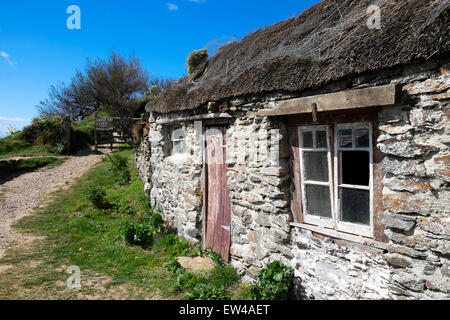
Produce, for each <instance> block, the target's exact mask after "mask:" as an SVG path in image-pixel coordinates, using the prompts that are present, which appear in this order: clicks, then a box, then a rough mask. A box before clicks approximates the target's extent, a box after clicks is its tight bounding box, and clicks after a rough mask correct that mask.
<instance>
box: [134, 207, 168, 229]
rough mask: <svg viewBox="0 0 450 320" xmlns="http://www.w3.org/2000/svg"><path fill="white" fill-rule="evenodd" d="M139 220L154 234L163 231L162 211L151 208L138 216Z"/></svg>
mask: <svg viewBox="0 0 450 320" xmlns="http://www.w3.org/2000/svg"><path fill="white" fill-rule="evenodd" d="M139 221H141V222H142V223H145V224H146V225H148V226H149V227H150V228H151V229H152V230H153V233H154V234H155V236H157V235H160V234H162V233H163V232H164V231H165V226H164V219H163V215H162V213H160V212H158V211H156V210H155V209H151V210H149V211H148V212H146V213H145V214H143V215H141V216H140V217H139Z"/></svg>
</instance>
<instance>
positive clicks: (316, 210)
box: [305, 185, 331, 218]
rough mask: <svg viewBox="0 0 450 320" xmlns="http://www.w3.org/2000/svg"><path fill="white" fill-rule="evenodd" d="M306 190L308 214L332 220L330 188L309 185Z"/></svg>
mask: <svg viewBox="0 0 450 320" xmlns="http://www.w3.org/2000/svg"><path fill="white" fill-rule="evenodd" d="M305 188H306V203H307V206H308V214H310V215H314V216H319V217H325V218H331V200H330V188H329V187H323V186H312V185H307V186H305Z"/></svg>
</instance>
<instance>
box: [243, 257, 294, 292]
mask: <svg viewBox="0 0 450 320" xmlns="http://www.w3.org/2000/svg"><path fill="white" fill-rule="evenodd" d="M293 277H294V269H292V268H291V267H288V266H286V265H284V264H283V263H282V262H281V261H274V262H272V263H270V264H269V265H267V267H266V268H265V269H263V270H261V271H259V273H258V283H257V284H256V285H254V286H251V287H250V293H251V295H252V298H253V299H254V300H287V299H288V295H289V288H290V287H291V284H292V279H293Z"/></svg>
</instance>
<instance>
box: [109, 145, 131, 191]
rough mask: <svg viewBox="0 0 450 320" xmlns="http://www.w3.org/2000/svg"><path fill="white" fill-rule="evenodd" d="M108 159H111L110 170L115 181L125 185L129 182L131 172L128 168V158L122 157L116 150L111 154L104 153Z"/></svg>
mask: <svg viewBox="0 0 450 320" xmlns="http://www.w3.org/2000/svg"><path fill="white" fill-rule="evenodd" d="M106 155H107V157H108V159H109V161H111V167H110V170H111V171H112V172H113V173H114V175H115V177H116V179H117V182H118V183H119V184H120V185H126V184H128V183H129V182H130V179H131V174H130V171H129V169H128V159H127V158H125V157H122V156H121V155H120V154H119V153H118V152H115V153H113V154H112V155H109V154H106Z"/></svg>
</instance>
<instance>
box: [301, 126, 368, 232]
mask: <svg viewBox="0 0 450 320" xmlns="http://www.w3.org/2000/svg"><path fill="white" fill-rule="evenodd" d="M371 137H372V130H371V126H370V124H369V123H353V124H340V125H336V126H334V129H333V127H332V126H310V127H299V140H300V168H301V189H302V202H303V220H304V222H305V223H307V224H314V225H318V226H322V227H326V228H332V229H335V230H338V231H342V232H347V233H352V234H358V235H362V236H366V237H372V235H373V212H372V211H373V208H372V139H371ZM333 140H334V141H333Z"/></svg>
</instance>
